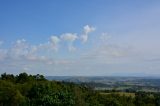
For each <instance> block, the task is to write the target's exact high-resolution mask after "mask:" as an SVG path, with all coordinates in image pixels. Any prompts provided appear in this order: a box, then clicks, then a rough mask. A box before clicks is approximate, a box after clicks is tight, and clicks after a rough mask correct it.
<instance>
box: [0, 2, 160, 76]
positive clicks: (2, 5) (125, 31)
mask: <svg viewBox="0 0 160 106" xmlns="http://www.w3.org/2000/svg"><path fill="white" fill-rule="evenodd" d="M159 19H160V1H159V0H132V1H131V0H92V1H91V0H69V1H65V0H45V1H44V0H34V1H33V0H14V1H11V0H1V1H0V67H1V69H0V73H4V72H7V73H13V74H18V73H20V72H24V71H25V72H28V73H30V74H37V73H39V74H44V75H77V76H81V75H87V76H92V75H94V76H95V75H97V76H99V75H106V76H110V75H114V76H119V75H120V76H121V75H122V76H123V75H125V76H126V75H129V76H132V75H139V76H160V66H159V64H160V42H159V41H160V29H159V28H160V20H159Z"/></svg>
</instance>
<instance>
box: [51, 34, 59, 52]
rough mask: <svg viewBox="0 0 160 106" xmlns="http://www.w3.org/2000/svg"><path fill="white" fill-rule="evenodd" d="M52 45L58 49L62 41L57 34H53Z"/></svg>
mask: <svg viewBox="0 0 160 106" xmlns="http://www.w3.org/2000/svg"><path fill="white" fill-rule="evenodd" d="M50 40H51V42H50V43H51V47H52V48H53V49H54V50H55V51H58V43H59V42H60V39H59V38H58V37H57V36H51V39H50Z"/></svg>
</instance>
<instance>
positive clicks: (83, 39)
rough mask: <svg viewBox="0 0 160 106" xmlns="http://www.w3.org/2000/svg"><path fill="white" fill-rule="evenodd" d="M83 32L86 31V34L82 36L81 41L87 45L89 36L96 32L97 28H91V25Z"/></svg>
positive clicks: (85, 27) (84, 28)
mask: <svg viewBox="0 0 160 106" xmlns="http://www.w3.org/2000/svg"><path fill="white" fill-rule="evenodd" d="M83 30H84V34H82V35H81V36H80V39H81V40H82V42H83V43H85V42H87V40H88V34H89V33H91V32H93V31H95V28H94V27H90V26H89V25H86V26H84V27H83Z"/></svg>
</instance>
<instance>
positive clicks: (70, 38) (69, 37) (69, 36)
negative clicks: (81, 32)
mask: <svg viewBox="0 0 160 106" xmlns="http://www.w3.org/2000/svg"><path fill="white" fill-rule="evenodd" d="M77 38H78V36H77V34H76V33H65V34H62V35H61V39H62V40H64V41H69V42H73V41H75V40H76V39H77Z"/></svg>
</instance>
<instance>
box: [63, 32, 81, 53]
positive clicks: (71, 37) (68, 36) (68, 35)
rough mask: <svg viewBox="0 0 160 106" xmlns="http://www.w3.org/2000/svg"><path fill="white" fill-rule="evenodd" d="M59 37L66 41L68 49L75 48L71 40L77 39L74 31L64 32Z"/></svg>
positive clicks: (73, 49) (72, 49)
mask: <svg viewBox="0 0 160 106" xmlns="http://www.w3.org/2000/svg"><path fill="white" fill-rule="evenodd" d="M61 39H62V40H64V41H67V42H68V50H69V51H75V50H76V48H75V47H74V46H73V42H74V41H75V40H76V39H78V36H77V34H76V33H65V34H62V35H61Z"/></svg>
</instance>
